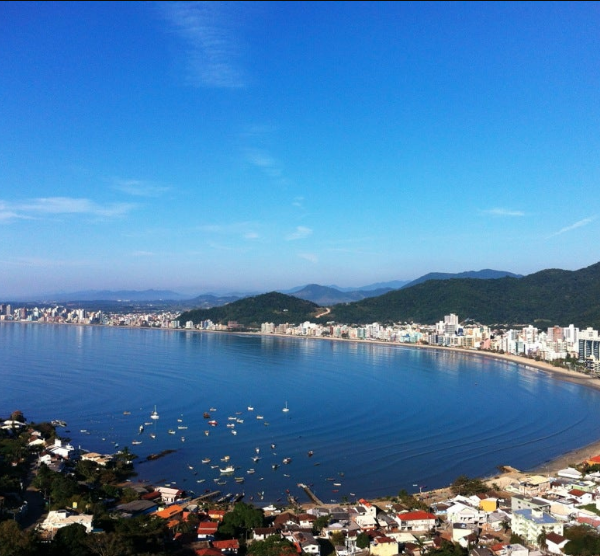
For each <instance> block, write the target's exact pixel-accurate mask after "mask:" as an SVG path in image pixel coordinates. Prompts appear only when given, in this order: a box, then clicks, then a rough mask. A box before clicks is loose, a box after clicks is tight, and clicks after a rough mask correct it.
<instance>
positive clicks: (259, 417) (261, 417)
mask: <svg viewBox="0 0 600 556" xmlns="http://www.w3.org/2000/svg"><path fill="white" fill-rule="evenodd" d="M256 418H257V419H264V417H263V416H262V415H257V416H256Z"/></svg>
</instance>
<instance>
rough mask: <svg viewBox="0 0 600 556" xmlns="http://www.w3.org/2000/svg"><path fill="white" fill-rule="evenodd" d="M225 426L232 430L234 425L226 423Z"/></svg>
mask: <svg viewBox="0 0 600 556" xmlns="http://www.w3.org/2000/svg"><path fill="white" fill-rule="evenodd" d="M225 426H226V427H228V428H230V429H233V428H234V427H235V423H227V424H226V425H225Z"/></svg>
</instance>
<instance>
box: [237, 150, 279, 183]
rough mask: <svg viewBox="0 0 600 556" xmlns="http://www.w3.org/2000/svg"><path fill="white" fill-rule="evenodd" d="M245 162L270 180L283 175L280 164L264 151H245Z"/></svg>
mask: <svg viewBox="0 0 600 556" xmlns="http://www.w3.org/2000/svg"><path fill="white" fill-rule="evenodd" d="M246 160H247V161H248V162H250V164H253V165H254V166H256V167H258V168H260V169H261V170H262V171H263V172H264V173H265V174H267V175H268V176H269V177H271V178H280V177H281V175H282V174H283V171H282V169H281V164H280V163H279V162H278V161H277V160H276V159H275V158H273V157H272V156H271V155H270V154H269V153H268V152H267V151H265V150H261V149H246Z"/></svg>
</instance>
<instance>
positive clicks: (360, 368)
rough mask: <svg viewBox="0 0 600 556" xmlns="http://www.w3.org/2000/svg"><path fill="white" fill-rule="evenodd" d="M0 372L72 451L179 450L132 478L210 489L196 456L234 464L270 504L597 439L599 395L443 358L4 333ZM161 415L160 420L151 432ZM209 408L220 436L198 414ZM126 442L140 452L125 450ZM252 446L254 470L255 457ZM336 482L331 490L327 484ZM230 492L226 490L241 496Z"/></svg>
mask: <svg viewBox="0 0 600 556" xmlns="http://www.w3.org/2000/svg"><path fill="white" fill-rule="evenodd" d="M0 360H1V361H2V362H3V365H2V366H1V367H0V380H2V385H3V388H2V389H1V390H0V407H2V408H4V409H3V412H4V413H6V414H8V413H10V411H12V410H14V409H21V410H22V411H23V412H24V414H25V416H26V417H27V418H28V419H30V420H34V421H41V420H50V419H55V418H59V419H64V420H66V421H67V422H68V423H69V428H70V430H71V433H70V436H71V437H72V439H73V441H74V442H75V443H76V444H80V445H81V446H83V447H84V448H87V449H90V450H94V451H100V452H109V451H114V444H115V443H118V444H119V446H121V447H122V446H125V445H127V446H129V447H130V449H132V448H133V449H134V451H135V453H137V454H138V455H139V456H140V460H142V459H144V458H145V457H146V456H147V455H149V454H151V453H158V452H160V451H161V450H166V449H173V450H176V452H175V453H174V454H171V455H170V456H168V457H165V458H163V459H160V460H156V461H153V462H148V463H143V464H140V465H139V469H138V471H139V473H140V477H142V478H147V479H150V480H153V481H158V480H160V479H163V480H171V481H173V480H174V481H176V483H177V484H179V485H180V486H182V487H183V488H191V489H193V490H200V491H201V490H204V488H206V486H204V488H202V489H200V485H205V483H206V484H208V483H211V485H210V486H211V487H212V486H213V484H212V483H213V479H215V478H217V476H218V469H211V468H210V466H208V465H203V464H202V463H201V460H202V459H203V458H210V459H211V460H213V461H216V462H218V461H219V460H220V458H221V457H223V456H224V455H230V456H231V461H232V464H233V465H235V466H236V468H237V469H236V476H237V474H238V473H239V474H243V475H244V476H245V481H244V483H243V488H244V489H245V491H246V493H247V495H248V493H250V492H255V493H256V492H259V491H260V492H262V491H264V492H265V496H264V500H263V503H264V504H267V503H269V502H272V501H275V500H277V498H280V497H281V496H282V495H283V496H285V491H286V490H287V489H289V490H290V491H291V492H292V493H293V494H295V495H299V496H300V497H301V499H302V496H303V495H302V492H301V491H299V490H298V488H297V486H296V485H297V483H299V482H303V483H307V484H313V485H314V489H315V490H316V491H317V495H319V494H320V493H322V494H323V498H324V499H325V500H328V499H331V498H337V499H338V500H339V499H341V497H342V496H344V495H345V494H346V495H347V494H348V493H349V492H355V493H357V494H358V493H360V495H361V496H369V497H371V496H377V495H387V494H396V493H397V492H398V491H399V490H400V489H401V488H405V489H407V490H409V491H412V490H414V488H413V487H412V485H413V484H419V485H425V484H426V485H428V487H429V488H433V487H436V486H443V485H447V484H449V483H450V482H451V481H452V480H453V479H454V478H455V477H456V476H457V475H458V474H467V475H470V476H481V475H485V474H492V473H494V472H495V470H496V466H497V465H504V464H508V465H513V466H515V467H517V468H522V469H527V468H530V467H532V466H535V465H537V464H539V463H541V462H543V461H546V460H548V459H549V458H551V457H555V456H557V455H559V454H561V453H563V452H565V451H567V450H569V449H572V448H576V447H580V446H583V445H585V444H587V443H589V442H591V441H593V440H596V434H597V433H596V428H595V423H596V422H597V419H598V409H597V408H598V407H599V404H598V401H599V396H600V393H599V392H597V391H594V390H591V389H586V388H583V387H581V386H579V385H576V384H571V383H566V382H560V381H557V380H553V379H551V378H549V377H548V376H547V375H546V374H544V373H542V372H532V371H526V370H524V369H519V368H518V367H517V366H516V365H515V364H513V363H507V362H503V361H498V360H495V359H492V358H486V357H469V356H465V355H461V354H458V353H455V352H445V351H439V350H427V349H414V348H408V347H404V346H394V345H390V346H387V345H379V344H373V343H364V344H362V343H355V342H332V341H328V340H311V339H306V338H280V337H265V336H249V335H240V334H216V333H196V332H191V331H161V330H137V329H114V328H108V327H81V326H66V325H62V326H59V325H39V324H34V323H30V324H25V323H22V324H17V323H0ZM286 402H287V404H288V406H289V408H290V411H289V412H288V413H286V412H283V411H282V408H283V407H284V404H285V403H286ZM154 405H156V406H157V409H158V412H159V414H160V419H158V420H155V421H150V420H149V417H150V412H151V411H152V409H153V407H154ZM249 405H251V406H253V407H254V411H249V410H248V406H249ZM211 409H215V410H216V411H210V410H211ZM209 411H210V413H211V417H212V418H214V419H216V420H217V421H218V425H217V426H216V427H210V426H209V425H208V424H207V420H206V419H204V417H203V413H204V412H209ZM124 412H129V413H128V414H124ZM257 415H262V416H263V419H257V418H256V416H257ZM178 419H180V421H178ZM144 423H150V424H149V425H145V430H144V432H143V433H142V434H141V435H139V434H138V431H139V427H140V425H142V424H144ZM227 424H230V425H233V427H227V426H226V425H227ZM178 427H187V428H181V429H179V428H178ZM82 429H83V430H86V431H87V432H86V433H81V432H80V431H81V430H82ZM170 429H171V430H174V431H176V434H169V433H168V431H169V430H170ZM206 431H208V435H207V434H206ZM232 431H235V432H236V434H232ZM150 434H153V435H154V436H155V438H152V437H151V436H150ZM182 437H184V440H185V441H182ZM134 439H136V440H138V439H139V440H141V441H142V443H141V444H139V445H135V446H131V442H132V440H134ZM271 444H275V445H276V449H275V450H273V449H271V448H270V446H271ZM257 447H258V448H259V449H260V457H261V459H260V460H258V461H253V460H252V459H251V458H252V457H253V456H255V455H256V451H255V450H256V448H257ZM309 451H313V452H314V455H313V456H312V457H309V456H308V455H307V454H308V452H309ZM285 457H290V458H292V461H291V463H290V464H289V465H285V464H282V460H283V458H285ZM274 464H277V465H279V467H278V468H277V469H276V470H273V468H272V465H274ZM190 467H191V468H193V471H192V469H190ZM250 468H254V469H255V473H254V474H247V470H248V469H250ZM215 473H217V476H215ZM340 474H342V475H340ZM333 477H337V478H338V480H337V481H336V482H340V483H341V486H340V487H339V488H337V490H338V493H333V492H332V490H335V489H332V486H331V484H330V482H328V481H327V479H331V478H333ZM261 479H262V481H261ZM198 481H201V482H198ZM231 483H232V484H228V485H227V486H223V489H227V490H229V489H231V490H233V489H235V488H236V487H237V488H238V489H240V488H241V487H240V486H239V484H238V485H236V484H233V481H231ZM248 496H249V495H248Z"/></svg>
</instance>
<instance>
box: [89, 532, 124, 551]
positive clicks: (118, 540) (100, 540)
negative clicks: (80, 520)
mask: <svg viewBox="0 0 600 556" xmlns="http://www.w3.org/2000/svg"><path fill="white" fill-rule="evenodd" d="M86 545H87V547H88V549H89V551H90V553H91V554H96V555H97V556H133V555H134V554H135V552H134V550H133V545H132V543H131V541H130V540H128V539H125V538H124V537H122V536H121V535H118V534H116V533H98V534H95V535H92V536H91V537H88V538H87V540H86Z"/></svg>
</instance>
